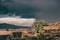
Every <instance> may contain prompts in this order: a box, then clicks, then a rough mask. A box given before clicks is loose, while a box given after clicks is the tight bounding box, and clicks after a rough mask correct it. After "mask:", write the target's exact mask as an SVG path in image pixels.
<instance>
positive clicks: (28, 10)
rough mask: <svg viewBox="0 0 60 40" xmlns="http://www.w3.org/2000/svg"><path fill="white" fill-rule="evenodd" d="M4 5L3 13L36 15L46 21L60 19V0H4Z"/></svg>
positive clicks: (24, 15) (25, 15) (23, 15)
mask: <svg viewBox="0 0 60 40" xmlns="http://www.w3.org/2000/svg"><path fill="white" fill-rule="evenodd" d="M0 3H1V2H0ZM2 5H3V10H2V11H4V12H2V13H3V14H5V13H6V14H7V13H9V12H10V14H12V13H14V12H15V13H16V15H20V16H22V17H28V18H29V17H35V18H37V19H44V20H46V21H59V20H60V0H3V1H2Z"/></svg>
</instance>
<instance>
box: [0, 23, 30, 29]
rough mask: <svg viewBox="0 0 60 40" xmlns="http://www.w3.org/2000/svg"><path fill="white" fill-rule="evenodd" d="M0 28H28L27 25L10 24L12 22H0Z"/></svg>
mask: <svg viewBox="0 0 60 40" xmlns="http://www.w3.org/2000/svg"><path fill="white" fill-rule="evenodd" d="M0 28H6V29H7V28H9V29H10V28H30V27H28V26H16V25H12V24H6V23H2V24H0Z"/></svg>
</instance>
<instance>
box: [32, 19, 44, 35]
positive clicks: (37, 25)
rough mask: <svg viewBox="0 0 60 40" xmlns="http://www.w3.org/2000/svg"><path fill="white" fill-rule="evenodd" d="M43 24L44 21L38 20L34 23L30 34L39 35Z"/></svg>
mask: <svg viewBox="0 0 60 40" xmlns="http://www.w3.org/2000/svg"><path fill="white" fill-rule="evenodd" d="M44 24H45V21H44V20H39V21H36V22H34V23H33V24H32V27H31V29H32V33H34V34H36V35H37V34H40V33H41V30H42V29H43V25H44Z"/></svg>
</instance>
